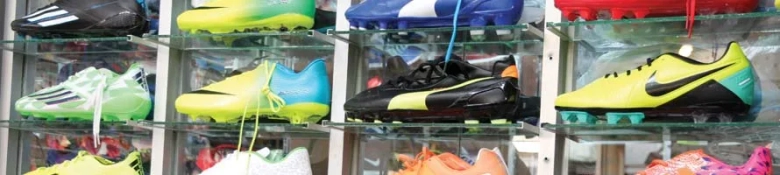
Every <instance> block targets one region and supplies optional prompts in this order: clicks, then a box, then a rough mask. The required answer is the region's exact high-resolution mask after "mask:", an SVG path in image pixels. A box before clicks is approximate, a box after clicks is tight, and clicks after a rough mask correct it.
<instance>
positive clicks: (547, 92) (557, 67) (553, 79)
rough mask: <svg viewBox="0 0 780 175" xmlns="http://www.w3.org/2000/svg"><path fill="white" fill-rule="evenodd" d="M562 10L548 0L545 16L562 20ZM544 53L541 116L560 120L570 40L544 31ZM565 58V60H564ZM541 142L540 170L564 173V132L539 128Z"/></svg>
mask: <svg viewBox="0 0 780 175" xmlns="http://www.w3.org/2000/svg"><path fill="white" fill-rule="evenodd" d="M561 19H562V17H561V12H560V10H558V9H557V8H555V1H554V0H547V1H546V5H545V20H546V21H547V22H560V21H561ZM544 38H545V39H544V53H543V54H542V55H543V59H542V80H541V89H542V90H541V95H540V97H541V118H540V123H550V124H556V123H560V122H559V120H558V115H557V112H556V111H555V98H556V97H557V96H558V93H559V92H560V91H561V90H562V89H563V86H561V85H562V83H563V82H561V80H562V78H561V76H560V75H565V69H562V68H563V67H562V65H565V64H563V63H565V60H566V52H563V51H566V49H564V48H566V47H565V46H566V44H565V43H564V42H563V41H562V40H561V39H560V38H559V37H558V36H557V35H555V34H553V33H552V32H545V33H544ZM562 61H564V62H562ZM539 140H540V145H548V146H542V147H541V148H540V150H539V157H540V158H539V161H538V164H537V165H538V169H537V172H536V174H540V175H560V174H564V173H566V172H565V169H564V168H562V167H564V166H563V165H564V164H565V160H564V157H563V155H564V149H563V148H564V144H565V140H564V138H563V136H560V135H557V134H555V133H553V132H549V131H546V130H541V131H540V132H539Z"/></svg>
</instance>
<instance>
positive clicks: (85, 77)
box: [15, 64, 152, 121]
mask: <svg viewBox="0 0 780 175" xmlns="http://www.w3.org/2000/svg"><path fill="white" fill-rule="evenodd" d="M147 89H148V87H147V84H146V79H145V73H144V71H143V69H142V68H141V67H140V65H138V64H134V65H132V66H131V67H130V68H129V69H128V70H127V71H126V72H125V73H124V74H123V75H117V74H115V73H113V72H111V71H110V70H107V69H95V68H92V67H91V68H87V69H84V70H82V71H81V72H78V73H76V75H73V76H71V77H69V78H68V80H67V81H65V82H62V83H60V84H58V85H56V86H52V87H49V88H46V89H43V90H40V91H38V92H35V93H33V94H30V95H27V96H24V97H22V98H21V99H19V100H17V101H16V105H15V106H16V111H19V113H20V114H21V115H23V116H33V117H35V118H42V119H47V120H53V119H76V120H92V118H93V116H96V115H95V114H100V116H101V118H102V120H106V121H125V120H131V119H132V120H140V119H144V118H146V116H147V115H148V114H149V111H150V110H151V109H152V102H151V98H150V95H149V91H148V90H147Z"/></svg>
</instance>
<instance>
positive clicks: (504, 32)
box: [496, 29, 512, 36]
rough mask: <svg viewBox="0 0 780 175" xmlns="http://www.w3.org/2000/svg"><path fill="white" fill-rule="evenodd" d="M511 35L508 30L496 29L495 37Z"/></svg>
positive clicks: (510, 31)
mask: <svg viewBox="0 0 780 175" xmlns="http://www.w3.org/2000/svg"><path fill="white" fill-rule="evenodd" d="M509 34H512V30H508V29H498V30H496V35H499V36H502V35H509Z"/></svg>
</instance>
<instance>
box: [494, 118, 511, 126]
mask: <svg viewBox="0 0 780 175" xmlns="http://www.w3.org/2000/svg"><path fill="white" fill-rule="evenodd" d="M490 123H491V124H494V125H503V124H509V120H507V119H493V120H490Z"/></svg>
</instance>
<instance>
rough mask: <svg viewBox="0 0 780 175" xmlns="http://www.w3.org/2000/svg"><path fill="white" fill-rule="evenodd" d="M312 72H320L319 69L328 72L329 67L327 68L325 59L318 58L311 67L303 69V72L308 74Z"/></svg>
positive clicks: (310, 64) (310, 63) (312, 62)
mask: <svg viewBox="0 0 780 175" xmlns="http://www.w3.org/2000/svg"><path fill="white" fill-rule="evenodd" d="M310 69H311V70H312V71H319V69H322V71H323V72H327V66H325V59H322V58H317V59H314V60H312V61H311V62H309V65H307V66H306V68H303V70H301V72H306V71H309V70H310Z"/></svg>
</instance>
